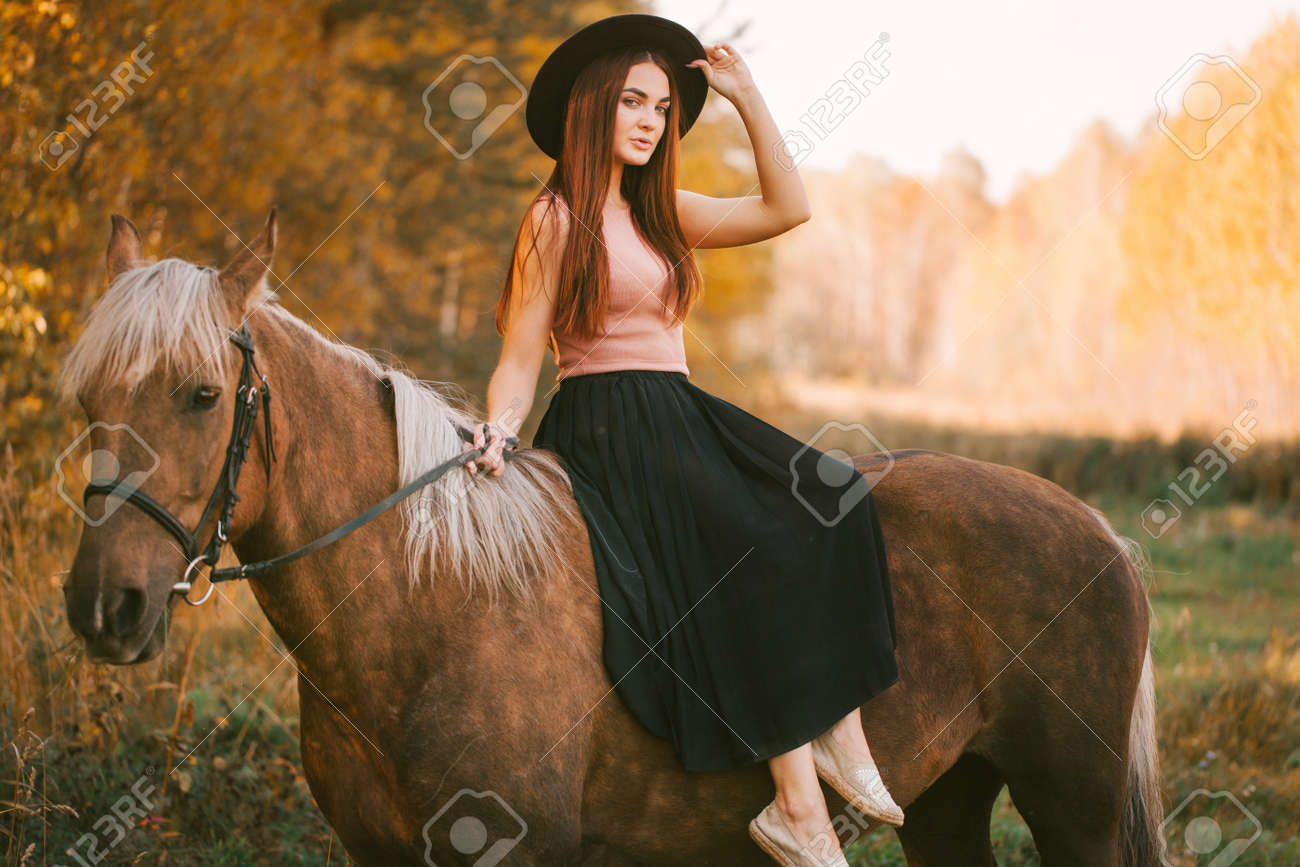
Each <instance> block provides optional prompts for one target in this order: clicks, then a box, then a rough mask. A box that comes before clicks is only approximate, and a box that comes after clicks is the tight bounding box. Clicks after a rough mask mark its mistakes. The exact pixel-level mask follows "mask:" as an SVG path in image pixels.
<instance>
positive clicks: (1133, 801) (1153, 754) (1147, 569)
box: [1088, 506, 1169, 867]
mask: <svg viewBox="0 0 1300 867" xmlns="http://www.w3.org/2000/svg"><path fill="white" fill-rule="evenodd" d="M1088 508H1089V509H1092V512H1093V514H1094V515H1095V516H1096V518H1097V520H1098V521H1100V522H1101V525H1102V527H1104V528H1105V530H1106V532H1107V534H1108V535H1109V536H1110V538H1111V541H1112V542H1114V544H1115V546H1116V547H1117V548H1119V550H1120V551H1122V552H1123V554H1124V557H1125V559H1126V560H1127V561H1128V564H1129V566H1130V571H1131V572H1132V574H1133V576H1134V579H1135V580H1136V581H1137V582H1138V584H1139V585H1140V586H1141V588H1142V595H1143V598H1145V599H1146V600H1147V610H1148V611H1149V612H1150V613H1151V614H1153V615H1154V610H1153V609H1152V608H1151V599H1150V596H1149V595H1148V592H1147V591H1148V589H1149V588H1150V583H1151V575H1152V570H1151V564H1150V562H1149V561H1148V560H1147V557H1146V553H1145V552H1144V551H1143V550H1142V546H1141V545H1140V544H1138V543H1137V542H1136V541H1134V540H1133V539H1129V538H1127V537H1124V536H1121V535H1119V533H1117V532H1116V531H1115V529H1114V527H1112V526H1111V525H1110V522H1109V521H1108V520H1106V517H1105V516H1104V515H1103V514H1102V513H1101V512H1100V511H1098V510H1097V509H1093V508H1092V507H1091V506H1089V507H1088ZM1127 788H1128V791H1127V793H1126V795H1125V798H1124V813H1123V816H1121V818H1120V829H1119V848H1120V851H1119V856H1120V861H1119V863H1120V864H1121V865H1122V867H1152V865H1164V864H1168V863H1169V862H1168V860H1167V853H1166V850H1165V839H1164V835H1163V834H1162V833H1161V828H1160V825H1161V823H1163V822H1164V805H1163V803H1162V802H1161V799H1160V754H1159V751H1158V749H1157V744H1156V687H1155V672H1154V666H1153V665H1152V662H1151V636H1150V633H1148V635H1147V642H1146V650H1145V653H1144V655H1143V658H1142V674H1141V676H1140V677H1139V679H1138V688H1137V695H1136V696H1135V697H1134V699H1133V712H1132V714H1131V715H1130V717H1129V726H1128V785H1127Z"/></svg>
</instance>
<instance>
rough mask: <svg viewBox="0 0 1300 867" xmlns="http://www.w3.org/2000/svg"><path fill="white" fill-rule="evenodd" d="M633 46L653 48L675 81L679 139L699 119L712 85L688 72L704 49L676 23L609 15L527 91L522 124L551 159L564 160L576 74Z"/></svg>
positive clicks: (551, 60)
mask: <svg viewBox="0 0 1300 867" xmlns="http://www.w3.org/2000/svg"><path fill="white" fill-rule="evenodd" d="M631 46H638V47H645V48H653V49H656V50H658V51H659V52H661V53H662V54H663V55H664V56H665V57H666V58H667V59H668V62H669V65H670V66H671V67H672V69H673V71H674V74H675V77H676V79H677V96H678V105H675V106H673V108H674V109H676V111H677V121H678V124H677V129H678V135H679V136H684V135H686V132H687V130H689V129H690V128H691V126H692V125H693V124H694V123H695V119H696V118H697V117H699V116H700V110H701V109H703V108H704V100H705V97H707V96H708V95H709V81H708V79H707V78H705V76H704V70H702V69H699V68H698V67H694V66H692V67H687V66H686V64H688V63H690V62H691V61H692V60H699V59H705V53H704V46H703V45H701V44H700V40H698V39H696V38H695V34H694V33H691V31H689V30H687V29H686V28H685V27H683V26H682V25H680V24H678V23H677V22H676V21H670V20H668V19H667V18H661V17H659V16H658V15H643V14H640V13H630V14H627V15H611V16H610V17H608V18H602V19H600V20H599V21H595V22H593V23H591V24H588V25H587V26H586V27H583V28H582V29H581V30H579V31H578V32H576V33H574V34H573V35H572V36H570V37H569V38H568V39H566V40H564V41H563V42H561V43H560V44H559V46H558V47H557V48H556V49H555V50H554V51H552V52H551V55H550V56H549V57H547V58H546V60H545V61H544V62H543V63H542V66H541V69H539V70H537V75H536V76H535V77H534V78H533V84H532V87H530V88H529V89H528V105H527V108H526V109H525V110H524V118H525V120H526V121H527V123H528V133H529V135H531V136H532V137H533V141H534V142H536V143H537V146H538V147H539V148H541V149H542V150H543V151H544V152H545V153H546V154H547V155H548V156H550V157H551V158H552V159H557V160H558V159H559V158H560V145H561V144H562V143H563V141H564V110H565V107H566V106H567V105H568V104H569V93H570V91H572V90H573V83H574V81H576V80H577V78H578V73H580V72H582V70H583V69H584V68H585V67H586V65H587V64H588V63H590V62H591V61H592V60H594V59H595V58H596V57H597V56H599V55H601V54H604V53H605V52H607V51H611V50H613V49H616V48H626V47H631Z"/></svg>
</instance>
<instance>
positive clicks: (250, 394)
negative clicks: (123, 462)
mask: <svg viewBox="0 0 1300 867" xmlns="http://www.w3.org/2000/svg"><path fill="white" fill-rule="evenodd" d="M230 340H231V341H232V342H233V343H234V344H235V345H236V346H238V347H239V350H240V352H241V354H242V356H243V365H242V367H241V369H240V373H239V389H238V390H237V391H236V392H235V421H234V425H233V426H232V429H231V431H230V442H229V443H228V444H227V445H226V460H225V463H224V464H223V465H222V467H221V475H220V477H219V478H218V479H217V484H216V486H215V487H213V489H212V493H211V495H209V497H208V502H207V505H205V506H204V507H203V514H202V515H201V516H200V517H199V522H198V524H197V525H196V526H195V527H194V529H193V530H192V531H191V530H190V529H188V528H187V527H186V526H185V524H183V523H182V522H181V520H180V519H179V518H177V517H176V516H175V515H173V514H172V513H171V512H170V511H168V510H167V508H166V507H165V506H163V505H162V504H161V503H159V502H158V501H157V500H155V499H154V498H153V497H151V496H149V495H148V494H146V493H145V492H144V491H142V490H140V489H139V488H135V487H132V488H131V489H130V492H129V493H122V488H123V487H125V486H123V485H121V484H118V483H116V482H96V481H94V480H92V481H91V482H90V484H88V485H87V486H86V490H85V492H84V493H83V494H82V502H83V503H84V502H85V501H86V500H87V499H89V498H90V497H91V496H92V495H94V494H105V495H109V494H111V495H113V496H116V497H118V498H120V499H123V500H125V501H127V502H129V503H133V504H134V505H135V506H137V507H138V508H139V509H140V510H142V511H143V512H144V513H145V514H147V515H149V516H150V517H151V518H153V519H154V520H155V521H157V522H158V523H159V524H161V525H162V527H163V529H165V530H166V531H167V532H168V533H170V534H171V535H172V537H173V538H175V539H176V541H177V542H179V543H180V545H181V549H182V550H183V551H184V553H185V557H186V559H187V560H189V565H188V566H186V567H185V574H184V575H183V576H182V577H181V580H180V581H178V582H176V584H175V585H173V586H172V592H173V593H176V594H178V595H180V597H181V598H182V599H184V600H185V601H186V602H187V603H189V604H190V605H195V606H197V605H202V604H203V603H204V602H206V601H207V599H208V597H209V596H211V595H212V591H213V589H214V588H215V587H216V585H217V583H218V582H221V581H234V580H237V579H240V578H255V577H258V576H260V575H263V574H265V573H266V572H268V571H270V570H272V569H274V568H276V567H277V566H282V565H284V564H285V563H288V562H291V561H293V560H297V559H298V558H299V557H304V556H306V555H307V554H310V553H312V552H313V551H316V550H318V549H320V548H324V547H325V546H326V545H329V544H330V543H331V542H335V541H337V540H338V539H341V538H343V537H344V536H346V535H347V534H348V533H351V532H352V531H353V530H355V529H357V528H358V527H361V526H363V525H365V524H368V523H369V522H370V521H372V520H374V519H375V518H377V517H379V515H381V514H382V513H384V512H386V511H388V510H389V509H391V508H392V507H393V506H396V505H397V504H398V503H400V502H401V501H402V500H404V499H406V498H407V497H409V496H410V495H411V494H413V493H415V492H416V491H418V490H419V489H420V488H423V487H424V486H425V485H428V484H430V483H431V482H434V481H436V480H437V479H439V478H441V477H442V476H444V475H446V474H447V473H448V472H450V471H451V470H452V469H453V468H454V467H456V466H459V465H463V464H466V463H468V462H469V461H471V460H474V459H476V458H478V457H480V456H481V455H482V454H483V453H485V452H486V451H487V450H488V448H489V447H490V446H491V445H492V441H491V440H490V439H489V440H488V442H487V443H485V444H484V445H483V446H481V447H479V448H476V449H471V450H468V451H464V452H461V453H460V454H458V455H456V456H454V457H452V458H450V459H448V460H446V461H444V462H443V463H441V464H439V465H438V466H436V467H434V468H433V469H431V470H429V471H428V472H426V473H424V474H423V475H421V476H420V477H419V478H417V479H414V480H413V481H411V482H410V484H407V485H405V486H404V487H402V488H401V489H400V490H397V491H394V492H393V493H391V494H389V495H388V496H387V497H385V498H384V499H382V500H380V501H379V502H377V503H375V504H374V505H373V506H371V507H370V508H369V509H366V510H365V511H364V512H362V513H361V514H360V515H357V516H356V517H355V518H353V519H352V520H350V521H348V522H346V523H344V524H341V525H339V526H338V527H335V528H334V529H333V530H331V531H330V532H328V533H326V534H325V535H323V536H321V537H319V538H317V539H314V540H312V541H311V542H308V543H307V544H305V545H303V546H301V547H299V548H295V549H294V550H292V551H289V552H287V553H285V554H280V555H279V556H276V557H272V558H271V559H269V560H258V561H255V562H252V563H243V564H240V565H239V566H229V567H226V568H224V569H216V568H214V569H212V571H211V572H210V573H209V574H208V582H209V583H208V589H207V592H206V593H204V594H203V596H202V598H200V599H199V600H198V601H194V600H192V599H190V597H189V593H190V588H191V586H192V584H191V581H190V577H191V575H192V574H193V572H194V570H195V568H196V567H197V566H198V565H199V564H200V563H206V564H207V565H208V566H212V567H215V566H216V564H217V561H218V560H219V559H220V557H221V550H222V548H223V547H224V546H225V544H226V543H227V542H228V541H229V536H228V532H229V529H230V519H231V517H232V516H233V515H234V511H235V503H237V502H239V495H238V494H237V493H235V487H236V485H238V483H239V474H240V471H241V470H242V469H243V467H244V463H245V462H246V461H247V460H248V444H249V442H250V441H251V440H252V437H253V428H254V426H255V424H256V421H257V413H258V403H259V397H260V399H261V401H260V402H261V409H262V421H263V425H264V430H265V433H264V436H265V440H266V448H265V450H264V457H265V463H266V480H267V482H268V483H269V482H270V480H271V462H272V461H275V460H278V458H276V456H275V442H274V440H273V438H272V434H271V384H270V382H268V381H267V378H266V377H265V376H264V375H262V372H261V370H259V369H258V367H257V362H256V361H255V360H254V359H253V335H252V333H251V332H250V331H249V330H248V323H247V322H245V323H243V324H241V325H240V327H239V330H238V331H235V330H234V329H231V331H230ZM254 375H256V377H257V380H258V381H260V384H259V382H255V381H254V379H253V377H254ZM451 424H452V426H453V427H455V428H456V432H457V433H458V434H459V435H460V438H461V439H462V440H465V441H466V442H473V441H474V432H473V431H471V430H469V429H468V428H466V427H465V426H464V425H462V424H460V423H459V422H457V421H455V420H454V419H453V420H452V421H451ZM505 446H506V449H507V450H506V451H505V452H504V453H503V455H502V457H503V458H506V459H507V460H511V459H513V457H514V456H513V455H512V454H511V452H512V451H513V450H515V449H517V448H518V446H519V438H518V437H514V436H511V437H507V438H506V439H505ZM218 502H220V508H221V513H220V515H219V516H218V518H217V526H216V527H215V528H214V529H213V531H212V535H211V536H210V537H208V542H207V544H206V545H204V546H202V547H201V548H200V545H199V539H198V533H199V531H200V530H201V529H202V528H203V525H204V524H205V523H206V522H207V520H208V517H209V515H211V514H212V510H213V509H214V508H215V507H216V506H217V504H218Z"/></svg>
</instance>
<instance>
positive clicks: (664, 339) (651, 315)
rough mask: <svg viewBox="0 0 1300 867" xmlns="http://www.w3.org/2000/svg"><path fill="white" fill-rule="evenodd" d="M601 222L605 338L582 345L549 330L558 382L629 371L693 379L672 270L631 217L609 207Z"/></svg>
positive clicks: (584, 341) (583, 341)
mask: <svg viewBox="0 0 1300 867" xmlns="http://www.w3.org/2000/svg"><path fill="white" fill-rule="evenodd" d="M603 219H604V229H603V234H604V238H605V246H606V255H607V258H608V259H609V309H608V310H607V311H606V314H605V320H604V322H603V326H604V327H603V332H604V333H603V335H601V334H597V335H596V336H595V337H592V338H590V339H583V338H580V337H578V336H577V335H576V334H572V333H568V332H560V331H558V330H556V329H554V328H553V329H551V347H552V349H553V350H554V352H555V363H556V364H557V365H559V368H560V372H559V373H558V374H557V375H556V377H555V380H556V382H559V381H560V380H562V379H567V378H568V377H570V376H580V375H582V374H584V373H602V372H604V371H609V370H625V369H637V370H677V371H681V372H682V373H686V374H689V373H690V370H689V369H688V368H687V367H686V346H685V343H684V341H683V338H682V325H681V323H675V324H674V319H673V315H672V312H673V304H674V302H675V301H676V287H674V286H673V285H672V284H671V282H670V281H669V279H668V276H669V275H668V266H667V265H666V264H665V263H664V262H663V260H661V259H660V258H659V257H658V256H657V255H656V254H655V252H654V248H652V247H651V246H650V245H649V244H648V243H647V242H645V241H643V240H642V239H641V236H640V235H638V234H637V232H636V227H635V226H634V225H633V223H632V214H631V211H628V210H620V209H618V208H615V207H613V206H611V205H606V206H605V210H604V216H603ZM670 291H671V294H669V293H670Z"/></svg>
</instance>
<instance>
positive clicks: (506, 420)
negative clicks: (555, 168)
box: [465, 201, 568, 476]
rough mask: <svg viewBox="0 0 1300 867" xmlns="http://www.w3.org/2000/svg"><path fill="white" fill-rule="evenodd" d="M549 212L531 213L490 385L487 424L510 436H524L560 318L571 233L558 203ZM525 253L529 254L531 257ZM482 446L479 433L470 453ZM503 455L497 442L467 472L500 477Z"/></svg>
mask: <svg viewBox="0 0 1300 867" xmlns="http://www.w3.org/2000/svg"><path fill="white" fill-rule="evenodd" d="M546 207H547V206H546V202H545V201H539V202H536V203H534V205H533V206H532V207H531V208H530V209H529V213H528V219H529V226H530V227H531V229H530V228H525V230H524V232H523V233H522V235H521V237H520V241H519V243H520V249H519V256H518V260H517V261H516V263H515V266H514V268H515V271H514V275H513V286H512V291H511V293H510V295H511V297H510V306H509V309H508V310H507V314H506V333H505V340H504V343H503V345H502V348H501V358H500V359H499V360H498V361H497V367H496V370H495V371H494V372H493V373H492V378H491V379H490V380H489V381H488V390H487V406H488V420H489V421H491V422H493V423H494V424H496V425H499V426H500V427H502V428H504V429H505V430H506V431H507V433H508V435H517V434H518V433H519V428H520V427H521V426H522V425H523V423H524V420H525V419H526V418H527V417H528V413H529V411H530V410H531V409H532V406H533V394H534V392H535V391H536V390H537V377H538V375H539V374H540V373H541V369H542V360H543V359H544V358H545V356H546V348H547V346H548V344H549V342H550V333H551V322H552V320H553V319H554V317H555V302H556V297H557V292H556V281H557V280H558V279H559V271H560V257H561V255H562V253H563V250H564V241H565V238H566V236H567V233H568V215H567V212H566V209H565V207H564V205H563V204H561V203H556V204H555V205H554V206H552V207H551V209H550V212H549V213H545V214H544V212H545V211H546ZM530 231H531V232H535V233H536V235H537V250H536V251H535V252H533V251H531V250H530V248H531V238H532V235H531V234H530ZM525 253H527V254H528V255H527V256H526V257H525ZM482 445H483V434H482V430H481V429H480V430H478V431H475V436H474V444H473V445H469V444H466V446H465V448H466V449H467V450H468V449H470V448H479V447H481V446H482ZM501 451H502V444H501V442H500V441H499V440H498V441H494V442H493V445H492V448H490V449H488V451H487V453H485V454H484V455H483V456H482V457H480V458H479V459H478V461H475V462H467V463H466V468H467V469H468V470H469V471H470V472H471V473H474V472H477V470H478V469H480V468H481V469H485V470H489V471H490V472H491V474H492V475H493V476H499V475H501V473H502V472H504V471H505V461H504V460H503V459H502V456H501Z"/></svg>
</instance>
